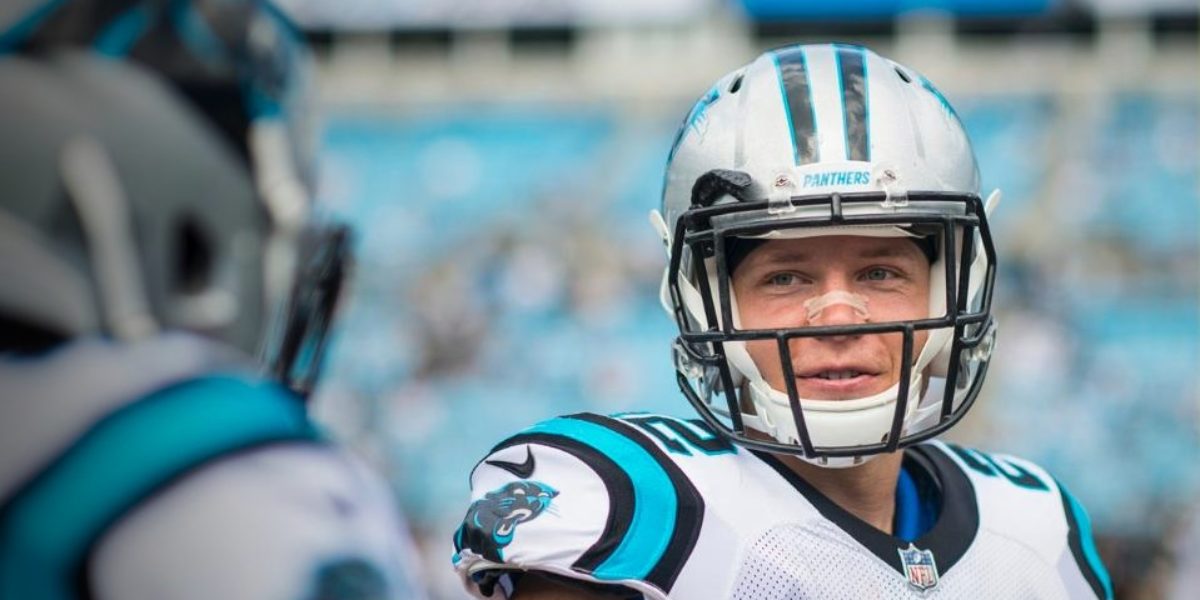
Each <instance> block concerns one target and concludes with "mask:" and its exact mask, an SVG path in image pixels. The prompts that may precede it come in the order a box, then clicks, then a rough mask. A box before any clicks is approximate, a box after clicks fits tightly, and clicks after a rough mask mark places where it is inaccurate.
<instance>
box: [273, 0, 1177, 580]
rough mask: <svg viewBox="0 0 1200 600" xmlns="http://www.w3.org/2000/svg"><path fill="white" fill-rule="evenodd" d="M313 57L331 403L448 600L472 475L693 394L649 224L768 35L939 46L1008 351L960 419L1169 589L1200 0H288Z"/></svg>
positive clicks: (969, 432) (938, 69) (1131, 567)
mask: <svg viewBox="0 0 1200 600" xmlns="http://www.w3.org/2000/svg"><path fill="white" fill-rule="evenodd" d="M282 4H284V5H285V6H286V7H287V8H288V10H289V11H290V12H291V13H292V14H293V16H294V17H296V18H297V20H298V21H300V22H301V24H302V25H303V26H304V27H305V28H306V30H307V31H308V34H309V37H310V40H311V41H312V42H313V43H314V46H315V48H316V52H317V56H318V59H319V78H318V84H319V87H320V92H321V101H322V113H323V115H324V116H325V135H324V138H323V164H322V196H323V201H324V202H325V204H326V206H327V207H328V208H329V210H331V211H334V212H337V213H340V214H343V215H345V216H348V217H349V218H350V219H352V220H353V221H354V222H355V223H356V224H357V225H358V227H359V230H360V238H359V250H360V268H359V273H358V274H359V277H358V280H357V285H356V290H355V291H356V294H355V296H354V299H353V301H352V303H351V305H350V306H349V307H348V310H347V311H346V314H345V319H344V321H343V324H344V327H343V328H342V331H341V333H340V337H339V339H338V341H337V343H336V345H335V348H334V354H333V358H332V362H331V364H330V377H329V378H328V380H327V382H326V384H325V385H324V387H323V388H322V389H321V391H320V395H319V401H318V410H319V411H320V413H319V414H320V416H321V418H322V419H323V420H325V422H327V423H328V424H329V425H330V426H331V427H332V428H333V429H334V430H335V431H337V432H338V433H340V434H341V435H343V436H345V437H346V438H347V439H350V440H352V441H353V442H354V443H355V444H356V445H358V446H359V447H360V448H362V449H363V450H365V451H367V452H368V453H370V455H371V456H372V457H373V458H374V459H375V460H376V461H377V462H378V463H379V464H380V465H381V466H383V468H385V469H386V471H387V473H388V474H389V475H390V476H391V478H392V481H393V482H394V483H395V486H396V489H397V491H398V493H399V497H400V499H401V502H402V503H403V506H404V508H405V510H406V511H407V513H408V516H409V518H410V520H411V521H412V526H413V528H414V530H415V531H416V532H417V533H418V535H419V536H420V537H421V541H422V544H423V547H424V550H425V554H426V556H427V559H428V568H429V570H430V572H429V579H430V580H431V581H432V582H433V584H434V585H435V587H436V589H435V590H434V592H435V595H436V596H438V597H447V598H458V597H462V593H461V592H459V591H458V590H457V587H456V583H455V582H454V580H453V578H452V577H451V573H450V567H449V555H450V533H451V532H452V531H453V528H454V526H455V525H456V521H457V520H458V519H459V518H461V515H462V512H463V511H464V510H465V507H466V493H467V482H466V479H467V474H468V473H469V471H470V469H471V467H472V465H473V464H474V461H475V460H477V459H478V458H479V457H481V456H482V454H483V453H484V452H485V451H486V450H487V449H489V448H490V447H491V446H492V445H493V444H494V443H495V442H497V441H499V439H501V438H502V437H503V436H505V435H507V434H509V433H512V432H514V431H516V430H518V429H520V428H522V427H524V426H526V425H528V424H530V423H532V422H534V421H536V420H539V419H542V418H546V417H549V416H552V415H556V414H561V413H570V412H576V411H581V410H592V411H600V412H616V411H623V410H632V409H639V410H650V411H657V412H664V413H670V414H680V415H689V414H690V408H689V407H688V406H687V404H686V402H685V401H684V400H683V398H682V397H681V396H680V394H679V393H678V390H677V388H676V387H675V383H674V375H673V370H672V367H671V364H670V361H669V353H668V344H669V340H670V338H671V337H672V332H673V325H672V324H671V322H670V321H669V320H668V318H667V317H666V316H665V314H663V313H662V311H661V309H660V308H659V306H658V304H657V296H656V294H657V286H658V282H659V277H660V273H661V268H662V265H663V261H664V252H663V249H662V247H661V245H660V244H659V242H658V241H657V240H656V239H655V236H654V234H653V233H652V230H651V229H650V227H649V226H648V224H647V223H646V213H647V212H648V211H649V210H650V209H651V208H654V207H656V206H657V203H658V194H659V191H660V185H661V178H662V169H663V166H664V163H665V157H666V152H667V148H668V146H669V144H670V141H671V139H672V136H673V135H674V132H675V129H676V126H677V124H678V121H679V120H680V119H681V117H682V116H683V114H684V113H685V112H686V110H687V107H689V106H690V105H691V102H692V101H693V99H694V97H696V96H697V95H699V94H700V93H701V92H702V91H703V90H705V89H707V88H708V86H709V85H710V84H711V83H712V81H713V80H715V79H716V77H718V76H719V75H720V74H722V73H725V72H726V71H728V70H730V69H732V68H734V67H736V66H737V65H739V64H743V63H745V62H747V61H749V60H750V59H752V58H753V57H754V56H755V55H756V54H758V53H759V52H761V51H762V50H764V49H766V48H769V47H771V46H775V45H781V44H785V43H791V42H797V41H835V40H836V41H846V42H858V43H864V44H867V45H869V46H871V47H872V48H873V49H875V50H876V51H878V52H880V53H881V54H883V55H885V56H888V57H891V58H894V59H896V60H898V61H900V62H902V63H905V64H907V65H911V66H913V67H915V68H917V69H919V70H921V71H922V72H923V73H924V74H925V75H927V76H928V77H929V78H930V79H932V80H933V81H935V82H937V84H938V85H939V87H941V88H942V90H943V91H944V92H945V93H946V95H947V96H948V97H949V99H950V100H951V102H952V103H953V104H954V105H955V106H956V107H957V108H958V112H959V114H960V116H961V117H962V119H963V121H964V122H965V123H966V125H967V128H968V130H969V131H970V133H971V135H972V136H973V139H974V142H975V145H976V150H977V153H978V156H979V162H980V166H981V171H982V175H983V180H984V188H985V191H987V190H990V189H991V188H993V187H1000V188H1002V189H1003V190H1004V193H1005V195H1004V201H1003V202H1002V203H1001V206H1000V208H999V211H998V214H997V215H996V217H995V219H994V223H993V226H994V234H995V236H996V237H997V240H998V243H999V247H1000V253H1001V254H1000V257H1001V263H1000V264H1001V272H1000V283H999V292H998V294H999V295H998V298H997V306H998V308H999V320H1000V323H1001V333H1000V335H1001V343H1000V346H999V350H998V352H999V357H998V358H997V360H996V361H994V363H993V364H994V367H993V371H992V373H991V374H990V375H989V379H988V383H987V385H986V388H985V396H984V397H983V398H982V399H981V402H980V404H979V405H978V407H977V408H976V409H975V412H974V413H973V414H972V415H971V416H969V417H968V420H967V422H966V423H965V424H964V425H962V426H960V427H959V428H958V429H956V430H955V432H954V435H953V436H951V437H954V438H956V439H958V440H962V441H964V442H966V443H970V444H975V445H978V446H981V447H983V448H988V449H993V450H1002V451H1006V452H1011V453H1013V454H1017V455H1022V456H1025V457H1028V458H1031V459H1034V460H1036V461H1039V462H1041V463H1042V464H1044V465H1045V466H1047V467H1048V468H1049V469H1050V470H1051V471H1052V472H1054V473H1055V474H1056V475H1057V476H1058V477H1059V479H1061V480H1062V481H1063V482H1064V483H1065V484H1066V485H1067V486H1068V487H1070V488H1072V490H1073V491H1074V492H1075V493H1076V495H1077V496H1079V497H1080V498H1081V499H1082V500H1083V502H1084V503H1085V505H1086V506H1088V508H1089V510H1090V511H1091V513H1092V517H1093V521H1094V523H1095V527H1096V531H1097V535H1098V537H1099V538H1100V544H1101V549H1102V552H1103V554H1104V555H1105V559H1106V562H1107V563H1108V565H1109V567H1110V569H1111V570H1112V571H1113V576H1114V579H1115V581H1116V584H1117V586H1118V597H1130V598H1155V597H1162V596H1163V595H1164V594H1166V593H1167V591H1166V589H1167V587H1169V585H1170V581H1171V580H1172V578H1173V577H1175V576H1176V575H1177V573H1176V569H1175V568H1174V567H1173V566H1172V565H1174V564H1175V563H1177V562H1179V561H1180V560H1183V558H1182V557H1179V556H1177V555H1176V554H1175V553H1174V552H1173V550H1172V549H1173V548H1175V547H1176V545H1180V546H1182V545H1184V544H1183V543H1182V542H1181V541H1179V540H1178V539H1177V538H1178V535H1176V534H1175V533H1174V532H1176V531H1178V530H1181V528H1182V526H1183V525H1184V524H1185V523H1186V522H1187V520H1188V518H1189V517H1188V515H1189V511H1190V507H1192V506H1194V505H1196V503H1197V501H1198V499H1200V467H1197V466H1196V464H1197V458H1198V457H1200V389H1198V384H1200V376H1198V375H1197V373H1198V371H1200V181H1198V179H1197V172H1198V170H1200V155H1198V146H1200V143H1198V141H1197V139H1198V137H1200V135H1198V134H1200V123H1198V118H1200V95H1198V89H1200V66H1198V64H1200V50H1198V47H1197V21H1198V18H1197V6H1196V3H1195V2H1194V0H1144V1H1136V2H1134V1H1129V2H1122V1H1120V0H1091V1H1089V2H1067V1H1064V0H1022V1H1017V2H1000V1H988V0H941V1H928V2H921V1H916V0H907V1H900V0H891V1H887V0H873V1H866V0H864V1H861V2H854V3H834V2H811V3H810V2H785V1H783V0H741V1H740V2H720V1H717V0H670V1H661V2H659V1H656V2H642V1H640V0H622V1H616V0H603V1H600V0H557V1H552V0H544V1H539V2H529V1H517V0H512V1H499V0H486V1H484V0H477V1H471V2H466V1H458V2H441V1H436V0H424V1H416V0H407V1H405V2H394V1H391V0H341V1H339V2H324V1H320V0H286V1H284V2H282Z"/></svg>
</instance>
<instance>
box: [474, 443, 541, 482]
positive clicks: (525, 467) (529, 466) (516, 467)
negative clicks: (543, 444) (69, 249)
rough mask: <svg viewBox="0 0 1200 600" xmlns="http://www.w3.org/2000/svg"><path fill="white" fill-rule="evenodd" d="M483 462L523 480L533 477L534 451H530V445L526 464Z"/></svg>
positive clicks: (497, 461) (526, 447)
mask: <svg viewBox="0 0 1200 600" xmlns="http://www.w3.org/2000/svg"><path fill="white" fill-rule="evenodd" d="M483 462H485V463H487V464H489V465H492V466H493V467H500V468H501V469H504V470H505V471H508V472H509V473H512V474H513V475H516V476H517V477H520V478H521V479H529V477H530V476H531V475H533V467H534V464H533V451H532V450H530V449H529V446H528V445H526V446H525V460H524V462H519V463H515V462H508V461H505V460H485V461H483Z"/></svg>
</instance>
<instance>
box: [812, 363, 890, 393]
mask: <svg viewBox="0 0 1200 600" xmlns="http://www.w3.org/2000/svg"><path fill="white" fill-rule="evenodd" d="M879 377H880V373H879V372H877V371H873V370H870V369H867V368H865V367H822V368H817V369H809V370H807V371H803V372H801V373H799V374H798V375H797V376H796V384H797V388H798V389H797V391H798V392H800V395H801V396H803V397H807V398H812V399H814V400H842V399H847V398H857V397H862V396H868V395H870V394H871V393H873V392H874V388H875V387H877V384H878V379H879Z"/></svg>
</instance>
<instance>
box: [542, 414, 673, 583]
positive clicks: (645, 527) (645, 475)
mask: <svg viewBox="0 0 1200 600" xmlns="http://www.w3.org/2000/svg"><path fill="white" fill-rule="evenodd" d="M522 433H545V434H551V435H559V436H563V437H567V438H570V439H573V440H575V441H577V442H579V443H582V444H586V445H588V446H590V447H592V448H595V449H596V450H597V451H599V452H601V453H602V454H604V455H606V456H608V457H609V458H611V459H612V460H613V462H615V463H616V464H618V465H620V466H621V467H622V468H623V469H624V470H625V472H626V473H627V474H628V475H629V479H630V480H631V481H632V482H633V498H634V504H633V517H632V519H631V520H630V524H629V529H628V531H626V533H625V536H624V537H623V538H622V539H621V542H620V544H618V545H617V549H616V550H615V551H613V553H612V555H610V556H609V557H608V559H607V560H605V561H604V562H602V563H601V564H600V565H599V566H597V567H596V568H595V569H594V570H593V572H592V575H593V576H594V577H596V578H597V579H602V580H608V581H615V580H621V579H645V578H646V576H647V575H648V574H649V573H650V571H651V570H652V569H653V568H654V566H655V565H657V564H658V562H659V561H660V559H662V557H663V554H664V552H665V551H666V549H667V545H668V544H669V543H670V542H671V534H672V531H673V530H674V526H673V524H674V523H675V520H676V516H677V515H676V513H677V510H678V498H677V497H676V494H675V487H674V485H673V484H672V482H671V478H670V477H669V476H668V475H667V472H666V471H665V470H664V469H663V468H662V466H660V465H659V464H658V461H656V460H655V459H654V457H653V456H652V455H651V454H650V453H649V452H647V451H646V450H645V449H644V448H642V447H641V446H640V445H638V444H637V443H636V442H634V441H633V440H631V439H629V438H627V437H625V436H623V435H621V434H619V433H617V432H615V431H613V430H611V429H609V428H607V427H604V426H601V425H597V424H595V423H590V422H587V421H582V420H578V419H561V418H560V419H552V420H550V421H545V422H542V423H539V424H537V425H534V426H533V427H531V428H529V429H526V430H525V431H524V432H522Z"/></svg>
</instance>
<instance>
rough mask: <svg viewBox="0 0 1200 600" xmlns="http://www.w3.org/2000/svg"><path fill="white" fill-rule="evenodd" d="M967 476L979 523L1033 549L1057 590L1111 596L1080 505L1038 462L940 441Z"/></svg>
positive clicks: (1081, 596) (1068, 594)
mask: <svg viewBox="0 0 1200 600" xmlns="http://www.w3.org/2000/svg"><path fill="white" fill-rule="evenodd" d="M939 446H940V447H942V448H945V449H946V450H947V451H948V453H949V454H951V455H952V456H953V457H954V459H955V461H956V462H957V463H958V464H959V465H960V467H962V470H963V472H964V473H965V474H967V475H968V477H969V478H970V480H971V483H972V486H973V487H974V489H975V492H976V498H977V501H978V503H979V511H980V514H981V518H982V519H984V521H985V522H984V524H983V527H985V528H986V529H988V530H989V531H991V532H992V533H993V534H994V535H997V536H1000V537H1004V538H1007V539H1010V540H1014V541H1016V542H1017V543H1019V544H1020V546H1021V547H1023V548H1027V549H1029V550H1030V551H1032V552H1035V553H1036V554H1037V555H1039V556H1040V557H1041V560H1042V561H1044V564H1047V565H1048V566H1049V567H1050V568H1052V569H1054V570H1055V571H1056V572H1057V578H1058V581H1059V582H1060V585H1061V589H1062V593H1064V594H1065V596H1066V597H1069V598H1075V599H1081V600H1082V599H1093V598H1100V599H1104V600H1107V599H1111V598H1112V584H1111V582H1110V580H1109V577H1108V573H1107V571H1106V570H1105V568H1104V564H1103V563H1102V561H1101V560H1100V554H1099V552H1098V551H1097V549H1096V544H1095V542H1094V541H1093V538H1092V528H1091V522H1090V520H1089V519H1088V516H1087V513H1086V511H1084V509H1083V506H1082V505H1080V503H1079V502H1078V501H1077V500H1076V499H1075V498H1074V497H1073V496H1072V495H1071V493H1070V492H1068V491H1067V489H1066V488H1065V487H1064V486H1063V485H1062V484H1061V483H1060V482H1059V481H1058V480H1056V479H1055V478H1054V477H1053V476H1052V475H1051V474H1050V473H1049V472H1047V471H1046V470H1045V469H1043V468H1042V467H1041V466H1039V465H1037V464H1035V463H1033V462H1031V461H1028V460H1025V459H1022V458H1018V457H1015V456H1011V455H1007V454H989V453H984V452H980V451H978V450H975V449H972V448H964V447H961V446H957V445H954V444H941V443H939Z"/></svg>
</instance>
